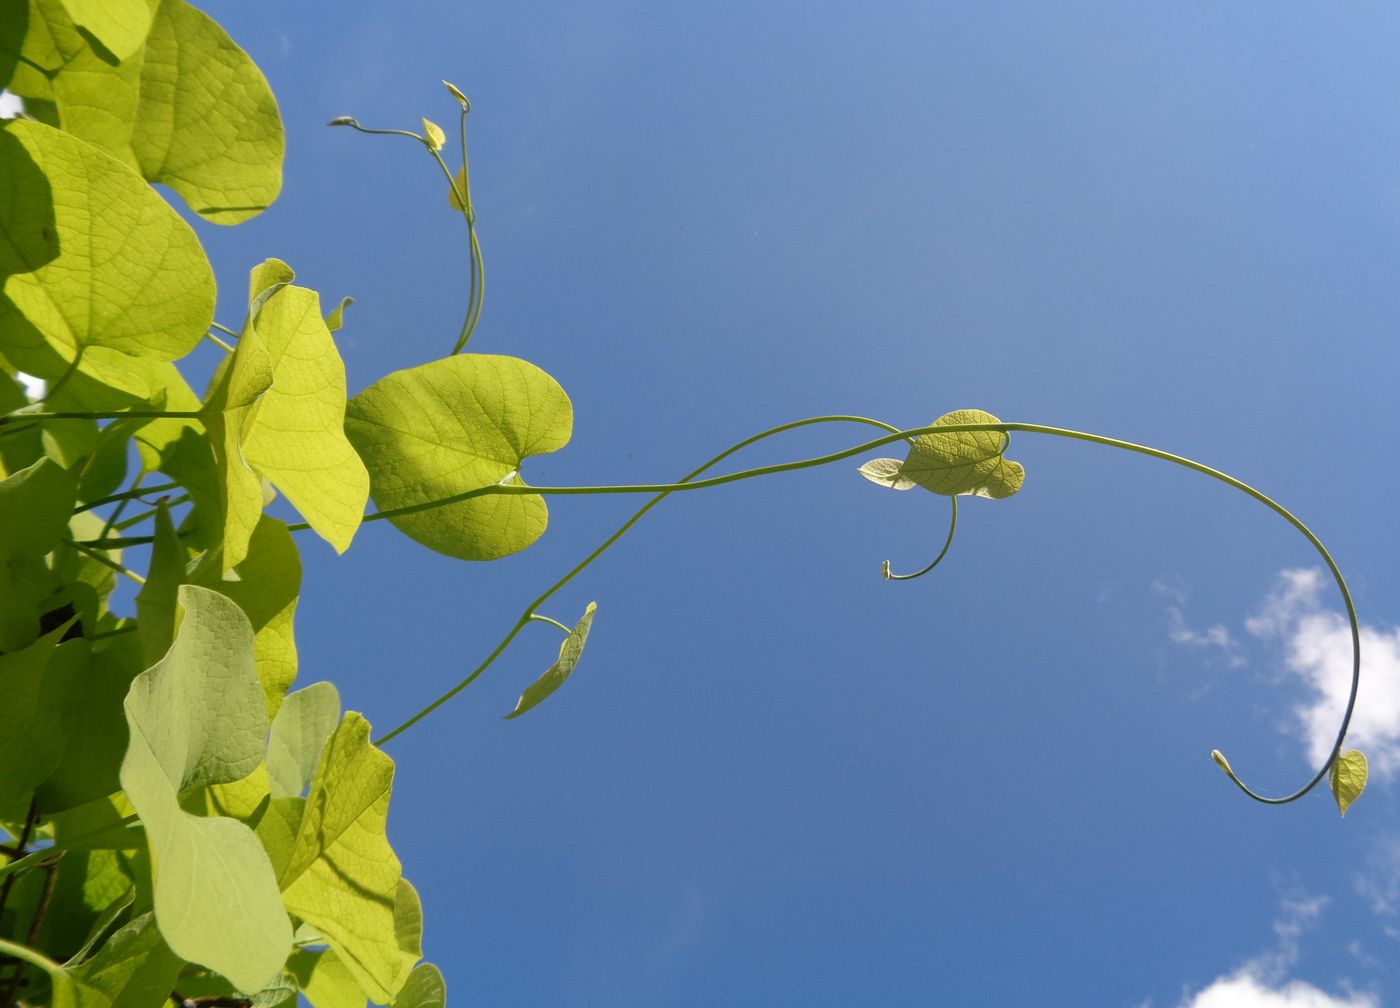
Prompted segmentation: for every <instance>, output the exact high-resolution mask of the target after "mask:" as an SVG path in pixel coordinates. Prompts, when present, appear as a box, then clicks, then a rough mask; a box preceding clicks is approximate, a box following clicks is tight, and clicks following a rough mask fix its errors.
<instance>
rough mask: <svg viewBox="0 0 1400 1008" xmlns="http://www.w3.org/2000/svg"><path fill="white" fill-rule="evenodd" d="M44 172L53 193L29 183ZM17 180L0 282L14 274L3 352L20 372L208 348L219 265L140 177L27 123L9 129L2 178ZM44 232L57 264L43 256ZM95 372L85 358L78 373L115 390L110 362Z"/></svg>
mask: <svg viewBox="0 0 1400 1008" xmlns="http://www.w3.org/2000/svg"><path fill="white" fill-rule="evenodd" d="M34 165H37V166H38V168H39V169H40V170H41V171H42V173H43V174H44V176H45V177H46V180H47V184H48V186H51V187H52V191H51V192H47V191H44V190H43V189H41V188H36V187H35V186H34V185H32V184H31V183H32V179H31V173H32V170H33V166H34ZM12 173H17V174H15V175H14V178H15V179H16V181H11V182H9V183H7V186H8V188H9V189H10V193H9V196H10V197H11V198H10V199H7V200H0V239H4V240H0V276H5V275H9V279H8V280H7V281H6V282H5V288H4V291H5V293H4V296H3V297H0V351H3V353H4V355H5V356H6V357H7V358H8V359H9V360H10V362H11V363H12V364H14V365H16V366H17V367H19V368H21V369H22V370H24V371H26V372H28V373H29V374H32V375H35V376H36V377H40V378H45V379H49V380H54V379H57V378H59V377H60V376H61V375H62V374H63V373H64V372H65V371H66V370H67V369H68V366H69V365H70V364H71V363H72V361H73V359H74V357H75V356H76V355H77V354H78V353H79V352H80V351H81V350H83V349H84V348H92V350H94V351H95V350H97V349H99V348H100V349H104V350H108V351H115V352H116V354H117V356H118V357H120V356H129V357H154V358H157V359H161V360H173V359H175V358H177V357H181V356H183V355H184V354H185V353H187V352H188V351H189V350H190V349H191V348H193V347H194V346H195V344H197V343H198V342H199V341H200V339H201V338H202V337H203V334H204V332H205V330H206V329H207V327H208V325H209V322H210V320H211V319H212V318H213V310H214V278H213V274H212V273H211V272H210V269H209V262H208V260H207V259H206V258H205V256H204V251H203V249H202V248H201V247H200V244H199V240H198V239H197V238H196V237H195V235H194V232H193V231H191V230H190V227H189V225H187V224H186V223H185V222H184V221H182V220H181V219H180V216H179V215H178V214H177V213H175V211H174V210H172V209H171V208H170V207H169V206H168V205H167V204H166V203H165V201H164V200H162V199H161V198H160V197H159V196H158V195H156V193H155V192H154V191H153V190H152V189H151V188H150V186H148V185H146V183H145V182H144V181H142V179H141V177H140V176H139V175H137V174H136V173H135V172H133V171H132V170H131V169H130V168H128V167H127V166H125V165H123V164H121V163H120V162H118V161H116V160H114V159H112V158H111V157H109V156H107V155H106V154H103V153H102V152H101V151H99V150H97V149H96V148H94V147H91V146H89V145H88V144H86V143H83V142H82V141H81V140H78V139H76V138H74V137H72V136H69V135H68V134H66V133H61V132H59V131H58V130H55V129H51V128H49V127H47V126H43V125H41V124H39V123H36V122H27V121H23V120H11V121H9V122H6V123H3V124H0V178H5V177H7V176H11V175H12ZM34 201H38V203H39V207H38V208H37V209H36V206H35V202H34ZM44 205H47V206H49V207H51V210H50V211H49V212H50V213H51V214H52V217H53V220H52V223H51V224H49V225H46V224H45V223H44V217H43V213H42V212H41V211H42V207H43V206H44ZM36 226H37V227H38V228H39V237H38V238H36V236H35V234H34V233H33V229H34V228H35V227H36ZM45 234H47V235H48V237H49V239H51V240H52V241H53V242H54V243H56V244H55V246H54V247H55V248H57V249H59V250H60V251H59V252H58V254H57V255H56V256H48V254H47V252H45V251H43V250H42V249H37V250H36V244H37V245H40V246H42V245H43V236H44V235H45ZM93 361H97V362H99V363H100V362H101V361H102V358H101V356H100V355H99V356H97V357H94V358H93ZM106 363H107V364H110V363H112V360H111V358H108V359H107V361H106ZM94 366H95V365H94V363H93V362H90V361H88V360H87V358H86V356H85V357H84V360H83V363H82V364H81V365H80V371H85V372H87V373H89V374H91V375H94V376H95V377H97V378H98V379H99V381H102V382H103V383H110V382H109V381H108V380H107V377H106V376H105V365H104V373H103V374H101V375H99V374H98V373H97V372H96V371H93V370H92V369H93V368H94ZM136 391H137V392H138V393H143V392H146V391H148V389H146V388H142V389H139V390H136Z"/></svg>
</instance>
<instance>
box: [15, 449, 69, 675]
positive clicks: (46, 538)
mask: <svg viewBox="0 0 1400 1008" xmlns="http://www.w3.org/2000/svg"><path fill="white" fill-rule="evenodd" d="M77 495H78V484H77V480H75V479H74V478H73V475H72V473H70V472H68V470H66V469H64V468H62V467H61V466H59V465H57V464H55V463H54V462H53V461H51V460H50V459H47V458H44V459H40V460H39V461H38V462H35V463H34V464H33V465H32V466H29V467H28V468H26V469H21V470H20V471H19V472H17V473H15V474H14V475H13V476H11V477H9V478H8V479H6V480H4V481H3V482H0V514H3V515H4V516H5V520H4V521H3V522H0V651H18V650H19V649H20V648H23V647H25V646H26V645H28V644H30V643H31V642H32V641H34V640H35V638H37V637H38V636H39V615H40V612H39V610H40V605H39V604H40V602H41V601H42V600H43V599H44V598H45V597H46V596H47V595H48V594H49V591H50V587H49V583H48V582H49V576H48V573H47V571H46V569H45V568H44V564H43V562H42V561H43V557H44V556H45V555H46V554H47V553H48V552H49V551H50V550H52V549H53V548H54V547H55V546H57V545H58V541H59V539H61V538H62V537H63V534H64V533H65V532H67V531H68V515H69V514H70V513H71V512H72V510H73V505H74V502H75V501H76V499H77Z"/></svg>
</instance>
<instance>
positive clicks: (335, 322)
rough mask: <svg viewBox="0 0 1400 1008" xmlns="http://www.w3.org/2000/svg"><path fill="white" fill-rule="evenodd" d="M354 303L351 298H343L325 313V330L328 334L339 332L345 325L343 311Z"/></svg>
mask: <svg viewBox="0 0 1400 1008" xmlns="http://www.w3.org/2000/svg"><path fill="white" fill-rule="evenodd" d="M354 303H355V299H354V298H352V297H343V298H341V299H340V303H339V304H337V305H336V306H335V307H334V308H332V309H331V310H330V311H329V312H327V313H326V329H328V330H329V331H330V332H333V333H334V332H339V331H340V329H341V327H342V326H343V325H345V309H346V308H349V307H350V306H351V305H352V304H354Z"/></svg>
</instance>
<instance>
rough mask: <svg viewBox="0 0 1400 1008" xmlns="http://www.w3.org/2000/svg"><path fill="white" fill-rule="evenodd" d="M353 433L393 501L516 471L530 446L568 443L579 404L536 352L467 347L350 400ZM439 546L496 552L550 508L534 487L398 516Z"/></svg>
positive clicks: (514, 542) (400, 523) (473, 554)
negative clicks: (532, 358)
mask: <svg viewBox="0 0 1400 1008" xmlns="http://www.w3.org/2000/svg"><path fill="white" fill-rule="evenodd" d="M345 429H346V433H347V434H349V436H350V440H351V443H353V444H354V446H355V448H356V450H358V451H359V453H360V456H361V457H362V458H363V459H364V460H365V464H366V465H367V466H368V467H369V470H370V480H371V483H370V486H371V492H372V494H373V496H374V500H375V502H376V503H377V504H378V505H379V507H380V508H382V509H385V510H389V509H393V508H400V507H406V506H411V505H415V504H424V503H427V502H429V501H434V500H440V499H441V498H444V497H449V496H452V495H454V494H460V493H463V492H465V491H469V490H475V489H478V488H481V487H489V486H491V485H492V484H496V483H500V482H502V481H503V480H506V479H508V478H509V479H510V481H511V482H519V480H518V479H517V478H515V477H514V476H513V475H512V474H514V473H516V472H518V470H519V469H520V466H521V464H522V462H523V461H524V460H525V459H526V458H528V457H529V456H531V455H538V454H542V453H545V452H552V451H555V450H557V449H559V448H562V447H563V446H564V445H565V444H567V443H568V440H569V435H570V433H571V432H572V430H573V407H572V406H571V405H570V403H569V397H568V396H566V395H565V394H564V390H563V389H562V388H560V387H559V384H558V383H557V382H555V381H554V379H553V378H551V377H550V376H549V375H547V374H545V373H544V372H543V371H541V370H540V369H539V368H537V367H535V366H534V365H533V364H530V363H528V362H527V361H523V360H518V359H516V358H514V357H498V356H493V355H488V354H459V355H457V356H453V357H448V358H445V359H443V360H438V361H433V362H432V363H429V364H424V365H421V366H420V367H416V368H412V369H410V370H407V371H397V372H395V373H394V374H391V375H389V376H388V377H386V378H382V379H380V380H379V381H378V382H376V383H375V384H373V385H371V386H370V387H369V388H367V389H365V390H364V391H363V392H361V393H360V394H359V395H357V396H355V398H353V399H351V400H350V406H349V409H348V411H347V413H346V421H345ZM391 520H392V521H393V523H394V524H395V525H396V526H397V527H398V528H399V529H400V530H402V531H403V532H404V533H406V534H407V535H409V536H410V537H412V538H413V539H415V540H417V541H418V542H420V543H422V544H423V545H425V546H427V547H429V548H430V549H434V550H437V551H438V552H439V553H445V554H447V555H448V556H453V557H458V558H460V559H463V560H494V559H496V558H497V557H502V556H506V555H508V554H510V553H515V552H518V551H519V550H522V549H524V548H525V547H526V546H529V545H530V544H531V543H532V542H534V541H535V540H536V539H538V538H539V537H540V535H541V534H542V533H543V532H544V529H545V525H546V524H547V523H548V520H549V512H548V509H547V508H546V507H545V503H544V499H543V498H542V497H538V496H534V495H525V494H520V495H515V494H512V495H505V494H498V495H491V496H483V497H477V498H474V499H471V500H466V501H462V502H460V503H456V504H449V505H446V506H443V507H435V508H431V509H429V510H425V511H421V512H418V513H416V514H410V515H403V516H400V517H396V518H393V519H391Z"/></svg>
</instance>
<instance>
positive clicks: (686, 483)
mask: <svg viewBox="0 0 1400 1008" xmlns="http://www.w3.org/2000/svg"><path fill="white" fill-rule="evenodd" d="M819 423H859V424H867V425H869V426H872V427H879V428H881V429H882V430H887V431H894V432H895V436H894V437H891V438H885V439H883V440H881V441H880V442H879V443H880V444H886V443H888V442H889V441H890V440H897V439H898V437H899V436H902V435H901V432H899V431H898V429H897V428H894V427H891V426H890V425H889V424H887V423H882V422H881V421H879V420H871V419H869V418H867V417H857V416H820V417H810V418H808V419H806V420H794V421H792V422H791V423H785V424H780V425H779V426H777V427H771V428H769V429H768V430H766V431H762V432H760V433H758V434H755V435H753V436H752V437H747V438H745V439H744V440H742V441H740V442H738V443H737V444H733V445H730V446H729V447H728V448H726V449H725V450H724V451H722V452H720V453H719V454H718V455H716V456H715V457H714V458H712V459H710V460H709V461H708V462H706V463H705V464H704V465H702V466H700V467H699V468H697V469H694V470H692V471H691V472H689V473H687V474H686V475H685V476H683V477H681V479H680V481H679V482H678V483H675V484H670V485H668V486H667V487H666V488H664V489H662V490H661V491H659V492H658V493H657V494H656V496H655V497H653V498H652V499H651V500H649V501H647V502H646V503H645V504H643V505H642V506H641V507H640V508H638V509H637V511H636V513H635V514H633V515H632V517H631V518H628V519H627V520H626V521H625V522H623V523H622V525H621V526H620V527H619V528H618V530H617V531H616V532H614V533H613V534H612V535H610V536H608V537H607V538H606V539H604V540H603V541H602V543H600V544H599V545H598V546H597V547H596V548H595V549H594V550H593V552H591V553H589V554H588V555H587V556H586V557H584V558H583V559H582V560H580V561H579V562H578V563H577V564H575V565H574V567H573V568H572V569H571V570H570V571H569V572H568V573H567V574H565V575H564V576H563V577H562V578H560V579H559V580H558V581H556V582H554V584H552V585H550V587H549V588H548V589H546V590H545V592H544V594H543V595H541V596H540V597H539V598H537V599H535V600H534V601H533V602H531V603H530V604H529V605H527V606H526V607H525V611H524V612H523V613H521V615H520V618H519V619H517V620H516V621H515V625H514V626H512V627H511V628H510V630H509V631H508V632H507V633H506V635H505V638H504V639H503V640H502V641H501V642H500V643H499V644H497V645H496V647H495V649H494V650H493V651H492V652H491V653H490V654H489V655H487V656H486V660H485V661H483V662H482V663H481V664H480V665H478V666H477V667H476V668H475V669H473V670H472V672H471V674H470V675H468V676H467V677H466V678H465V679H463V680H461V681H460V682H459V683H457V685H455V686H453V687H452V688H451V689H450V690H448V691H447V692H446V693H444V694H442V695H441V696H439V697H438V698H437V699H436V700H434V701H433V702H432V703H430V704H428V705H427V706H426V707H424V708H423V709H422V710H420V711H419V712H418V713H417V714H414V715H413V716H412V717H411V718H409V719H408V720H407V721H404V722H403V723H402V724H400V725H399V726H398V727H396V728H394V729H393V730H392V731H390V732H387V733H386V734H384V735H381V736H380V737H379V738H377V739H375V741H374V744H375V745H377V746H379V745H383V744H384V743H385V742H388V741H389V740H390V739H392V738H394V737H395V736H397V735H401V734H403V733H404V732H405V731H407V730H408V729H409V728H412V727H413V726H414V725H415V724H417V723H418V722H419V721H421V720H423V719H424V718H425V717H427V716H428V715H429V714H431V713H432V712H433V711H435V710H437V709H438V708H439V707H441V706H442V705H443V704H445V703H447V701H449V700H451V699H452V698H453V697H454V696H456V695H457V694H458V693H460V692H462V690H464V689H466V688H467V687H468V686H470V685H471V684H472V682H473V681H475V679H476V678H477V677H478V676H479V675H481V673H483V672H485V671H486V670H487V669H488V668H490V667H491V663H492V662H494V661H495V660H496V658H497V657H499V656H500V654H501V652H503V651H504V650H505V649H506V647H507V646H508V645H509V644H510V642H511V641H513V640H515V637H516V635H517V634H518V633H520V631H521V629H522V628H523V627H524V626H525V624H526V623H528V622H529V621H530V616H531V614H533V613H534V612H535V610H537V609H539V607H540V606H542V605H544V604H545V602H547V601H549V599H550V597H551V596H553V595H554V593H555V592H557V591H559V590H560V589H561V588H563V587H564V586H565V585H566V584H568V583H569V582H570V581H572V580H573V579H574V578H575V577H576V576H577V575H579V574H581V573H582V572H583V571H584V569H585V568H587V567H588V565H589V564H591V563H593V561H594V560H597V559H598V558H599V557H600V556H602V555H603V554H604V553H605V552H607V550H608V548H609V547H610V546H612V544H613V543H615V542H617V541H618V540H619V539H621V538H622V537H623V536H624V535H625V534H626V533H627V531H628V530H629V529H630V528H631V527H632V526H633V525H635V524H637V522H639V521H641V520H642V517H643V516H644V515H645V514H646V513H647V512H648V511H650V510H651V509H652V508H654V507H655V506H656V505H658V504H660V503H661V502H662V501H663V500H665V499H666V498H667V497H668V496H669V495H670V494H672V493H674V492H675V491H676V490H678V489H679V490H688V489H690V488H691V487H693V486H697V485H698V484H697V483H692V482H691V480H693V479H694V478H695V477H696V476H699V475H700V474H701V473H702V472H704V471H705V470H707V469H709V468H711V467H712V466H715V465H718V464H719V463H720V462H723V461H724V460H725V459H727V458H728V457H729V456H731V455H733V454H734V453H735V452H738V451H742V450H743V449H745V448H747V447H748V446H749V445H751V444H754V443H755V442H758V441H762V440H763V439H764V438H768V437H772V436H774V435H775V434H782V433H784V432H786V431H790V430H795V429H797V428H798V427H806V426H809V425H811V424H819ZM857 450H864V446H862V447H861V448H860V449H857ZM381 514H383V515H384V517H389V516H388V515H387V514H385V513H384V512H381Z"/></svg>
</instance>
